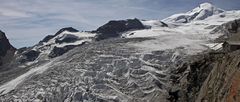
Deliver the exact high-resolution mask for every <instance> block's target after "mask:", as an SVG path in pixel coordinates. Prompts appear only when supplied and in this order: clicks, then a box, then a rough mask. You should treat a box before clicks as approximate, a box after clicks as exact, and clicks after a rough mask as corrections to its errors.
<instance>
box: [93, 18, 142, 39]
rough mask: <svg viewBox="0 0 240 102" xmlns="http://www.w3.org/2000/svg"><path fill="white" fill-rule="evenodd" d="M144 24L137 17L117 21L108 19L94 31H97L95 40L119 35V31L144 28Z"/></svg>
mask: <svg viewBox="0 0 240 102" xmlns="http://www.w3.org/2000/svg"><path fill="white" fill-rule="evenodd" d="M144 28H145V27H144V25H143V24H142V23H141V22H140V21H139V20H138V19H136V18H135V19H128V20H119V21H109V22H108V23H107V24H105V25H103V26H101V27H99V28H98V29H97V30H96V31H93V32H95V33H98V36H97V38H96V40H103V39H108V38H112V37H118V36H120V33H121V32H125V31H129V30H135V29H144Z"/></svg>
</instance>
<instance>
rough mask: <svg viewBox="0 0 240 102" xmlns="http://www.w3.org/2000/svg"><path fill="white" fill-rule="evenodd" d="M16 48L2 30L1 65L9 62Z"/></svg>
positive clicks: (0, 44)
mask: <svg viewBox="0 0 240 102" xmlns="http://www.w3.org/2000/svg"><path fill="white" fill-rule="evenodd" d="M15 50H16V49H15V48H14V47H13V46H12V45H11V44H10V43H9V41H8V39H7V37H6V35H5V33H4V32H2V31H0V66H1V65H2V64H4V63H7V62H8V61H9V59H10V58H11V57H13V54H14V52H15Z"/></svg>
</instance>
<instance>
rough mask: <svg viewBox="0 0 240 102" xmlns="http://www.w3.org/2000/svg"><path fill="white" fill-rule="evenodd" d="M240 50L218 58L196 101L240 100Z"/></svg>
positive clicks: (224, 101)
mask: <svg viewBox="0 0 240 102" xmlns="http://www.w3.org/2000/svg"><path fill="white" fill-rule="evenodd" d="M239 68H240V51H236V52H233V53H229V54H226V55H225V56H224V57H223V58H222V59H221V60H218V61H217V62H216V64H215V65H214V67H213V70H212V71H211V73H210V74H209V75H208V77H207V79H206V80H205V82H204V83H203V86H202V87H201V90H200V92H199V95H198V98H197V100H196V102H202V101H204V102H205V101H207V102H239V101H240V96H239V94H240V91H239V90H240V70H239Z"/></svg>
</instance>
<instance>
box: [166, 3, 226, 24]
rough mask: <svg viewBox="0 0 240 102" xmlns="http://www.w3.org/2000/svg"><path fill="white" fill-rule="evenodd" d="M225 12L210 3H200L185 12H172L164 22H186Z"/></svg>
mask: <svg viewBox="0 0 240 102" xmlns="http://www.w3.org/2000/svg"><path fill="white" fill-rule="evenodd" d="M223 12H225V11H224V10H222V9H220V8H217V7H215V6H214V5H212V4H210V3H202V4H200V5H199V6H198V7H196V8H194V9H193V10H191V11H188V12H186V13H180V14H174V15H172V16H170V17H168V18H166V19H163V21H164V22H176V23H188V22H191V21H196V20H204V19H206V18H208V17H210V16H213V15H217V14H220V13H223Z"/></svg>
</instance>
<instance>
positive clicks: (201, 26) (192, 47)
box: [122, 4, 240, 54]
mask: <svg viewBox="0 0 240 102" xmlns="http://www.w3.org/2000/svg"><path fill="white" fill-rule="evenodd" d="M201 6H202V8H209V7H208V6H209V5H208V4H206V5H204V4H203V5H201ZM193 11H196V10H193ZM222 15H224V16H222ZM237 18H240V11H225V12H223V13H219V14H215V15H212V16H209V17H208V18H206V19H205V20H194V21H192V22H190V23H176V22H174V23H173V22H172V23H171V24H175V25H178V26H176V27H157V26H155V27H154V28H152V29H146V30H136V31H129V32H125V33H123V34H122V36H123V37H125V38H138V37H143V38H144V37H151V38H154V39H153V40H147V41H143V42H140V43H130V45H133V46H136V47H139V48H140V49H142V50H144V51H146V52H149V51H154V50H165V49H174V48H177V47H184V48H185V49H186V53H187V54H196V53H198V52H201V51H203V50H206V49H214V50H217V49H220V48H221V44H215V43H211V42H209V41H211V40H214V39H216V38H218V37H219V36H221V35H222V34H210V32H211V31H212V30H213V29H214V27H213V28H208V29H206V28H207V27H209V26H218V25H221V24H224V23H226V22H229V21H232V20H235V19H237ZM154 22H157V20H150V21H144V24H145V25H150V26H151V25H153V26H154Z"/></svg>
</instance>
